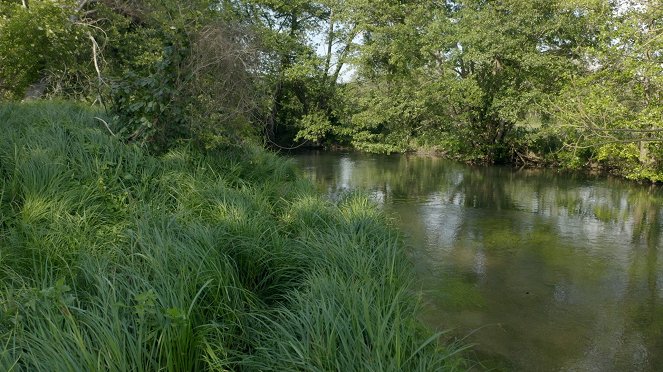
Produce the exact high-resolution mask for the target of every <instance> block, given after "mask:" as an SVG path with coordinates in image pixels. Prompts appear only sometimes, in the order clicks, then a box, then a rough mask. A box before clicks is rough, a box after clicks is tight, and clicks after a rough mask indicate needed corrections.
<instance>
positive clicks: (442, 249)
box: [293, 152, 663, 371]
mask: <svg viewBox="0 0 663 372" xmlns="http://www.w3.org/2000/svg"><path fill="white" fill-rule="evenodd" d="M293 158H294V159H295V161H296V162H297V163H298V164H299V165H300V167H301V168H302V169H303V171H304V172H305V174H306V175H307V176H308V177H309V178H310V179H311V180H313V181H314V182H315V183H316V184H317V185H318V187H319V188H320V189H321V190H322V191H323V192H325V193H327V194H328V195H329V196H330V197H332V198H336V197H338V196H339V195H341V194H343V193H345V192H347V191H351V190H362V191H363V192H365V193H367V194H369V195H370V196H371V198H372V199H373V200H375V202H376V203H378V204H379V205H380V206H381V207H382V208H384V209H385V210H386V211H387V212H388V214H389V215H391V216H393V217H394V219H395V221H396V223H397V225H398V226H399V227H400V228H401V230H402V231H403V232H404V234H405V235H406V241H407V243H408V246H409V247H410V249H411V256H412V259H413V262H414V266H415V269H416V273H417V279H418V284H419V286H420V287H421V289H422V291H423V292H422V293H423V303H424V311H423V314H422V317H423V319H424V321H425V322H426V323H427V324H428V325H429V326H431V327H432V328H435V329H439V330H447V329H452V331H451V332H452V334H453V335H455V336H456V337H460V338H464V341H463V342H465V343H471V344H473V345H474V348H473V349H474V350H475V355H474V356H475V357H476V358H478V359H479V360H482V361H483V363H484V365H485V366H486V367H490V368H494V369H497V370H524V371H663V234H662V230H663V193H662V192H661V191H660V190H659V189H657V188H652V187H647V186H640V185H636V184H633V183H628V182H624V181H620V180H616V179H606V178H600V177H589V176H581V175H573V174H559V173H556V172H553V171H541V170H516V169H512V168H507V167H469V166H465V165H462V164H457V163H453V162H449V161H445V160H443V159H438V158H433V157H417V156H407V155H391V156H380V155H365V154H356V153H325V152H313V153H303V154H297V155H294V156H293Z"/></svg>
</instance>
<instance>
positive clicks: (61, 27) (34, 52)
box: [0, 0, 91, 98]
mask: <svg viewBox="0 0 663 372" xmlns="http://www.w3.org/2000/svg"><path fill="white" fill-rule="evenodd" d="M2 6H3V8H4V9H3V12H2V14H0V98H1V97H2V96H3V95H4V96H5V97H6V98H22V97H23V96H24V94H25V91H26V89H27V88H28V87H29V86H30V85H32V84H34V83H37V82H39V81H40V80H41V79H44V78H48V76H55V75H62V74H65V75H75V74H77V73H79V72H87V71H89V69H90V61H91V58H90V57H89V47H88V43H89V41H88V40H87V36H86V34H85V29H84V27H82V26H80V25H77V24H75V23H73V22H71V21H70V19H69V16H70V15H71V13H70V12H69V11H68V10H69V9H73V8H74V7H75V2H74V1H72V0H59V1H31V2H30V7H29V8H24V7H22V6H21V5H20V3H14V4H5V5H2Z"/></svg>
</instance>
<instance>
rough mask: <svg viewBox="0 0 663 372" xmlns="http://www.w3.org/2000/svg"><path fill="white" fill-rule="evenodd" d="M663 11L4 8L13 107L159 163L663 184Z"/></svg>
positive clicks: (1, 24)
mask: <svg viewBox="0 0 663 372" xmlns="http://www.w3.org/2000/svg"><path fill="white" fill-rule="evenodd" d="M662 20H663V7H661V6H660V1H657V0H530V1H525V0H500V1H492V0H447V1H430V0H407V1H404V0H381V1H379V2H376V1H370V0H343V1H329V0H317V1H308V0H296V1H295V0H293V1H291V0H288V1H284V0H192V1H180V0H135V1H127V0H29V1H28V0H21V1H19V0H0V98H2V97H3V96H4V97H5V98H10V99H16V98H19V99H20V98H23V97H24V96H25V95H26V93H27V94H28V95H31V96H35V95H42V96H47V97H59V98H62V97H65V98H69V99H75V100H83V101H88V102H97V103H99V102H102V103H104V104H105V105H106V106H107V108H108V109H109V110H110V111H111V112H112V113H113V115H112V117H113V121H114V122H118V123H122V124H123V127H124V131H123V132H122V135H123V136H124V137H125V138H127V139H129V140H131V141H136V142H145V143H146V144H149V146H150V147H151V148H158V149H162V150H163V149H164V148H167V147H168V144H169V143H170V142H172V140H173V139H177V138H182V137H185V138H188V139H195V140H196V141H197V142H198V143H199V144H201V145H204V146H208V147H210V146H211V147H213V146H215V145H217V144H227V143H229V142H237V140H238V139H244V138H246V137H247V136H249V135H256V134H258V135H261V136H262V137H263V138H264V139H265V142H266V143H267V144H269V145H270V146H272V147H296V146H301V147H304V146H329V147H331V146H337V145H341V146H346V147H354V148H358V149H361V150H364V151H371V152H404V151H416V150H422V149H423V150H426V151H431V152H436V153H439V154H444V155H445V156H446V157H449V158H452V159H456V160H460V161H463V162H469V163H475V164H476V163H479V164H492V163H502V164H519V165H523V164H524V165H536V166H542V165H544V166H553V167H556V168H572V169H590V168H591V169H595V170H596V169H599V170H603V171H609V172H612V173H614V174H617V175H619V176H623V177H626V178H629V179H634V180H639V181H651V182H659V181H663V146H662V145H661V144H662V143H663V104H661V103H662V102H663V95H662V93H663V24H662V22H663V21H662Z"/></svg>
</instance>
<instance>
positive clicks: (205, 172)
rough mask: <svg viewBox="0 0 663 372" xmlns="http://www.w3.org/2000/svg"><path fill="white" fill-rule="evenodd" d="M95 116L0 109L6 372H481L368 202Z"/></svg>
mask: <svg viewBox="0 0 663 372" xmlns="http://www.w3.org/2000/svg"><path fill="white" fill-rule="evenodd" d="M94 115H95V113H93V112H90V111H89V110H88V109H85V108H82V107H80V106H76V105H73V104H68V103H46V102H42V103H32V104H3V105H1V106H0V130H1V131H2V133H3V135H2V136H1V137H0V178H1V179H2V183H1V184H0V283H2V284H1V286H0V369H3V370H11V369H13V368H15V369H18V370H33V369H34V370H39V369H49V370H77V369H85V370H114V371H127V370H148V371H149V370H171V371H174V370H228V369H232V370H274V371H276V370H278V371H282V370H293V369H297V370H343V371H351V370H380V371H388V370H413V371H414V370H421V371H429V370H452V369H463V368H465V367H467V362H466V361H464V360H463V359H461V357H460V356H459V350H460V348H459V346H457V345H442V344H440V343H438V341H437V340H438V338H439V337H437V336H436V335H433V334H432V333H430V332H428V331H427V330H425V329H424V328H423V327H422V326H421V325H420V323H419V321H418V320H417V319H416V316H417V311H418V306H417V300H416V297H415V296H414V295H413V294H412V293H411V291H410V290H409V288H410V287H409V286H410V283H411V270H410V267H409V266H408V264H407V263H406V262H408V260H407V259H406V258H405V254H404V250H403V244H402V241H401V238H400V235H399V233H398V232H397V231H396V230H395V229H394V228H392V227H390V226H389V224H388V222H387V220H386V219H385V216H384V215H382V213H381V212H379V211H378V210H377V209H375V208H374V207H373V206H372V205H371V203H369V202H368V201H367V199H365V198H363V197H361V196H348V197H346V198H343V200H341V201H339V202H337V203H332V202H330V201H327V200H326V199H325V198H324V197H322V196H320V195H318V194H317V193H316V192H315V191H314V188H313V186H312V185H311V184H310V182H308V181H306V180H304V179H303V178H301V177H300V175H299V174H298V172H297V170H296V168H295V167H294V165H293V164H292V163H291V162H288V161H285V160H283V159H281V158H279V157H277V156H275V155H272V154H269V153H267V152H265V151H263V150H261V149H258V148H254V147H245V148H242V149H234V150H226V151H223V152H218V153H215V154H201V153H198V152H196V151H194V150H192V149H190V148H188V147H186V146H184V147H180V148H177V149H174V150H171V151H169V152H167V153H165V154H163V155H162V156H159V157H154V156H151V155H149V154H147V153H145V152H143V151H142V150H141V149H140V148H138V147H136V146H132V145H126V144H123V143H121V142H120V141H119V140H116V139H115V138H113V137H112V136H111V135H109V134H108V132H107V131H106V129H104V128H103V124H101V123H100V122H99V121H98V120H96V119H95V118H94Z"/></svg>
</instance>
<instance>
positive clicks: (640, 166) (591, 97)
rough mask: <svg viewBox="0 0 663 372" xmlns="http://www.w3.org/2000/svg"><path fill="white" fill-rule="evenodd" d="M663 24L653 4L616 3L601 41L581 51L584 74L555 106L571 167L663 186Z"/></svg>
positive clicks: (558, 131)
mask: <svg viewBox="0 0 663 372" xmlns="http://www.w3.org/2000/svg"><path fill="white" fill-rule="evenodd" d="M662 19H663V8H661V7H660V6H656V5H655V4H654V3H653V2H648V1H639V2H619V3H614V4H612V8H611V9H610V12H609V13H608V16H607V19H606V21H605V23H604V26H603V27H602V30H601V31H602V32H601V42H600V43H597V45H596V46H595V47H593V48H587V49H584V50H583V54H584V59H583V61H584V64H583V65H582V67H583V70H582V72H581V74H579V76H578V77H577V78H576V79H574V81H573V82H571V83H570V84H569V85H568V86H567V87H565V89H564V90H563V91H562V93H561V94H560V96H559V98H558V99H556V100H553V101H552V102H551V110H550V112H551V114H552V115H554V118H555V120H556V121H557V124H558V125H557V127H555V128H554V129H555V130H556V134H558V135H560V136H561V137H562V138H563V139H564V141H565V148H566V152H565V153H566V154H567V155H566V157H567V159H569V161H571V162H574V163H575V164H582V163H583V162H600V163H602V164H604V165H605V166H607V167H608V168H611V169H613V170H615V171H617V172H619V173H621V174H623V175H625V176H627V177H629V178H635V179H643V178H644V179H650V180H654V181H656V180H658V181H662V180H663V175H662V172H663V168H662V164H661V158H662V156H663V146H662V142H663V106H661V102H663V95H662V93H661V92H662V91H663V23H662V21H661V20H662Z"/></svg>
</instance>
